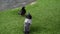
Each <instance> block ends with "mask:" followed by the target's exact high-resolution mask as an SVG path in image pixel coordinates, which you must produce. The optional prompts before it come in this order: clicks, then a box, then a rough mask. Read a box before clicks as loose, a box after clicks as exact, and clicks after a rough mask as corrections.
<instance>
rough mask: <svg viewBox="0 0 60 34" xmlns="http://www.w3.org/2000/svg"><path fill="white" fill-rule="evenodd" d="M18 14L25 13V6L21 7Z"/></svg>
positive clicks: (22, 14)
mask: <svg viewBox="0 0 60 34" xmlns="http://www.w3.org/2000/svg"><path fill="white" fill-rule="evenodd" d="M18 14H19V15H21V16H24V15H25V14H26V9H25V7H22V9H21V10H20V11H19V12H18Z"/></svg>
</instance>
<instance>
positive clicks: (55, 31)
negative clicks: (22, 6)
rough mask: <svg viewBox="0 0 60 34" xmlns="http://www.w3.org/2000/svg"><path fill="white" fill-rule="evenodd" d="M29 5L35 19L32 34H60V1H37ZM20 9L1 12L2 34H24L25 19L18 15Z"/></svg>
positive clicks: (28, 8)
mask: <svg viewBox="0 0 60 34" xmlns="http://www.w3.org/2000/svg"><path fill="white" fill-rule="evenodd" d="M36 2H37V3H36V4H34V5H27V6H26V10H27V13H28V12H30V13H31V15H32V17H33V19H32V25H31V28H30V34H60V0H37V1H36ZM18 11H19V8H16V9H12V10H6V11H3V12H0V34H23V23H24V19H25V17H22V16H20V15H18Z"/></svg>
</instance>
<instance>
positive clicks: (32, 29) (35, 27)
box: [30, 25, 47, 34]
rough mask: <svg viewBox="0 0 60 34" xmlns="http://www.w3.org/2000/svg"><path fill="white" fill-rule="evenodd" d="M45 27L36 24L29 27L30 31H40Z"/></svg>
mask: <svg viewBox="0 0 60 34" xmlns="http://www.w3.org/2000/svg"><path fill="white" fill-rule="evenodd" d="M46 29H47V28H45V27H41V26H38V25H36V26H31V28H30V33H34V32H35V33H36V34H37V33H40V32H41V31H44V30H46Z"/></svg>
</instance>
